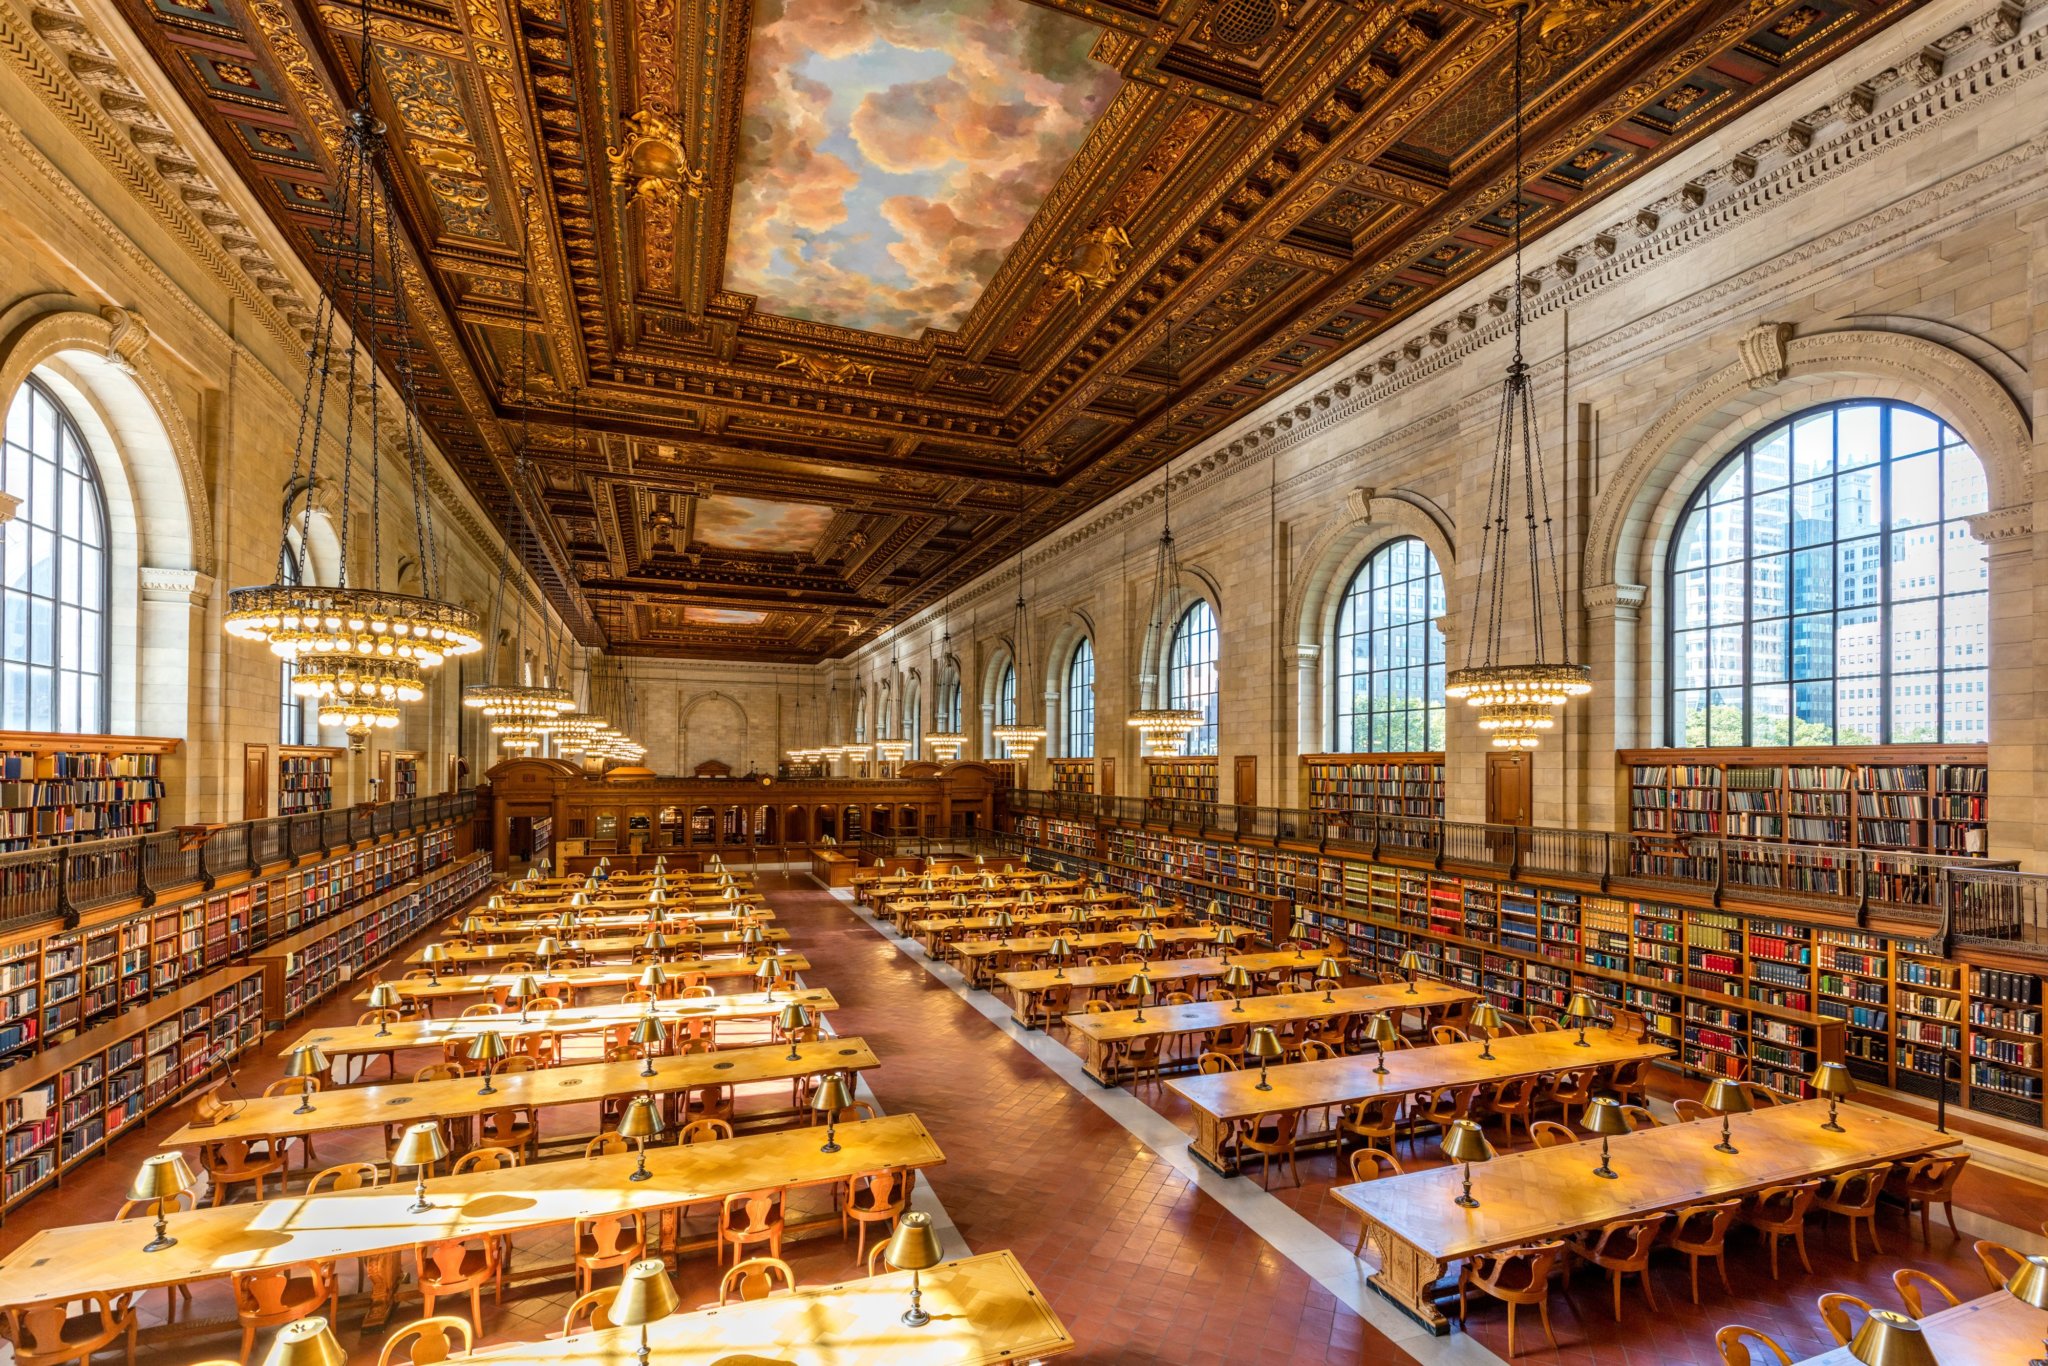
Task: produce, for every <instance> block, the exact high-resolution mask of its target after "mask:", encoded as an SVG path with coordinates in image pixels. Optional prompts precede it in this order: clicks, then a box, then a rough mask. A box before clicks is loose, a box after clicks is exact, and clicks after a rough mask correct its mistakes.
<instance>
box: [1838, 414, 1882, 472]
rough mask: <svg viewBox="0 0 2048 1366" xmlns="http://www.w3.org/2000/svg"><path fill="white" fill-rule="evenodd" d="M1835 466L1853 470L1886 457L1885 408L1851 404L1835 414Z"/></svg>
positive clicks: (1873, 463)
mask: <svg viewBox="0 0 2048 1366" xmlns="http://www.w3.org/2000/svg"><path fill="white" fill-rule="evenodd" d="M1835 423H1836V427H1835V442H1836V450H1835V467H1836V468H1837V469H1844V470H1852V469H1856V468H1857V467H1859V466H1862V465H1875V464H1876V463H1877V462H1878V459H1879V457H1881V456H1882V455H1883V454H1884V445H1883V432H1884V407H1883V405H1881V404H1876V403H1852V404H1849V405H1848V406H1846V407H1843V408H1839V409H1837V410H1836V413H1835Z"/></svg>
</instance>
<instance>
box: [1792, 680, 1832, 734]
mask: <svg viewBox="0 0 2048 1366" xmlns="http://www.w3.org/2000/svg"><path fill="white" fill-rule="evenodd" d="M1834 742H1835V687H1834V684H1832V683H1795V684H1793V685H1792V743H1793V744H1795V745H1832V744H1833V743H1834Z"/></svg>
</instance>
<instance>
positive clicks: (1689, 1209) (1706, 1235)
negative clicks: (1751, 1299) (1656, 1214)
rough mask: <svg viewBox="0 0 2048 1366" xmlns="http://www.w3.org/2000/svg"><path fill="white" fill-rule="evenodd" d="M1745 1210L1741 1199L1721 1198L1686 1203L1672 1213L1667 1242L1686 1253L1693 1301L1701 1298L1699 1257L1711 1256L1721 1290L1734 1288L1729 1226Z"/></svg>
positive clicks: (1728, 1292) (1733, 1224) (1729, 1292)
mask: <svg viewBox="0 0 2048 1366" xmlns="http://www.w3.org/2000/svg"><path fill="white" fill-rule="evenodd" d="M1741 1213H1742V1202H1741V1201H1740V1200H1722V1201H1720V1202H1718V1203H1715V1204H1708V1205H1687V1206H1686V1207H1685V1208H1684V1209H1681V1210H1679V1211H1678V1212H1677V1213H1676V1214H1673V1215H1672V1216H1671V1227H1670V1229H1669V1230H1668V1231H1667V1233H1666V1235H1665V1236H1666V1239H1667V1245H1668V1246H1669V1247H1670V1248H1671V1250H1672V1251H1673V1252H1682V1253H1684V1254H1685V1259H1686V1261H1687V1262H1688V1263H1689V1264H1690V1265H1689V1270H1690V1271H1691V1273H1692V1302H1693V1303H1694V1304H1698V1303H1699V1302H1700V1259H1701V1258H1703V1257H1712V1258H1713V1259H1714V1269H1715V1270H1716V1271H1718V1272H1720V1273H1721V1293H1723V1294H1725V1295H1732V1294H1734V1293H1735V1292H1734V1291H1733V1290H1732V1289H1730V1288H1729V1285H1728V1259H1727V1251H1728V1230H1729V1229H1731V1228H1733V1227H1734V1226H1735V1218H1736V1216H1737V1215H1739V1214H1741Z"/></svg>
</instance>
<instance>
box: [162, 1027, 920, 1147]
mask: <svg viewBox="0 0 2048 1366" xmlns="http://www.w3.org/2000/svg"><path fill="white" fill-rule="evenodd" d="M798 1052H799V1054H800V1057H799V1060H798V1061H796V1062H791V1061H790V1060H789V1046H788V1045H787V1044H779V1043H777V1044H758V1045H755V1046H753V1047H750V1048H722V1049H719V1050H718V1051H717V1052H715V1053H688V1054H683V1055H680V1056H676V1057H658V1058H655V1059H653V1063H654V1075H653V1076H651V1077H650V1076H646V1075H643V1074H644V1073H645V1071H646V1068H647V1064H646V1063H645V1062H643V1061H641V1060H639V1059H637V1058H635V1059H632V1060H630V1061H622V1062H593V1063H576V1064H573V1065H570V1066H566V1067H539V1068H535V1069H534V1070H532V1071H530V1072H506V1073H503V1074H500V1075H494V1076H492V1078H491V1094H490V1095H488V1096H486V1095H483V1094H481V1093H480V1092H481V1088H482V1086H483V1078H482V1077H481V1076H467V1077H457V1078H454V1079H452V1080H449V1081H411V1082H389V1083H384V1084H380V1085H376V1086H343V1087H339V1088H336V1089H334V1090H331V1091H316V1092H314V1093H313V1095H311V1096H310V1097H307V1099H309V1100H311V1101H312V1103H313V1112H312V1113H311V1114H299V1113H297V1110H298V1106H299V1099H300V1098H299V1097H298V1096H295V1095H284V1096H252V1097H250V1098H248V1099H247V1100H246V1101H245V1102H244V1103H243V1104H242V1105H241V1106H240V1107H239V1108H236V1109H235V1110H234V1111H233V1113H232V1114H230V1115H229V1116H228V1117H227V1118H225V1119H221V1120H217V1121H215V1122H213V1123H211V1124H207V1123H191V1124H187V1125H186V1126H185V1127H184V1128H182V1129H180V1130H178V1131H177V1132H176V1133H174V1134H172V1135H170V1136H169V1137H168V1138H165V1139H163V1140H162V1141H161V1142H160V1143H159V1144H158V1146H159V1147H164V1148H182V1147H188V1146H197V1145H200V1144H205V1143H220V1142H224V1141H226V1140H228V1139H237V1138H301V1137H305V1136H308V1135H315V1134H324V1133H330V1132H333V1131H336V1130H341V1129H366V1128H377V1127H382V1126H385V1125H393V1124H417V1123H419V1122H420V1121H422V1120H429V1119H436V1120H457V1121H461V1122H462V1123H463V1124H465V1125H467V1124H468V1123H469V1122H470V1121H472V1120H474V1119H476V1118H477V1117H478V1116H479V1115H486V1114H490V1113H492V1112H493V1111H497V1110H514V1109H516V1110H535V1111H538V1110H541V1109H543V1108H547V1107H550V1106H558V1105H593V1104H596V1103H597V1102H599V1101H604V1100H610V1099H612V1098H614V1097H617V1096H637V1095H654V1096H671V1095H679V1094H682V1093H684V1092H689V1091H695V1090H697V1089H698V1088H699V1087H705V1086H740V1085H744V1084H746V1083H748V1082H758V1081H793V1080H795V1079H796V1078H798V1077H811V1076H818V1075H820V1074H822V1073H826V1072H864V1071H866V1070H867V1069H869V1068H871V1067H878V1066H880V1065H881V1064H880V1062H879V1060H878V1059H877V1058H876V1057H875V1054H874V1050H872V1049H871V1048H869V1047H868V1045H867V1041H866V1040H865V1039H859V1038H844V1039H822V1040H820V1041H819V1042H817V1043H815V1044H806V1045H803V1046H802V1047H801V1048H799V1049H798ZM465 1065H466V1066H470V1067H474V1066H475V1065H476V1064H474V1063H468V1064H465ZM536 1127H538V1126H536ZM465 1146H466V1145H465Z"/></svg>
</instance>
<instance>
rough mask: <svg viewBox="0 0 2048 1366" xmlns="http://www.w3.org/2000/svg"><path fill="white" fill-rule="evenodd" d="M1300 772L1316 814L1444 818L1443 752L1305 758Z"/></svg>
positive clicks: (1317, 755)
mask: <svg viewBox="0 0 2048 1366" xmlns="http://www.w3.org/2000/svg"><path fill="white" fill-rule="evenodd" d="M1301 768H1302V775H1303V779H1304V787H1305V792H1304V797H1305V800H1306V801H1307V802H1308V809H1309V810H1311V811H1315V812H1320V813H1324V814H1330V815H1365V816H1414V817H1420V818H1423V819H1427V820H1442V819H1443V814H1444V756H1443V755H1442V754H1440V753H1422V754H1304V755H1302V756H1301Z"/></svg>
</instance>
